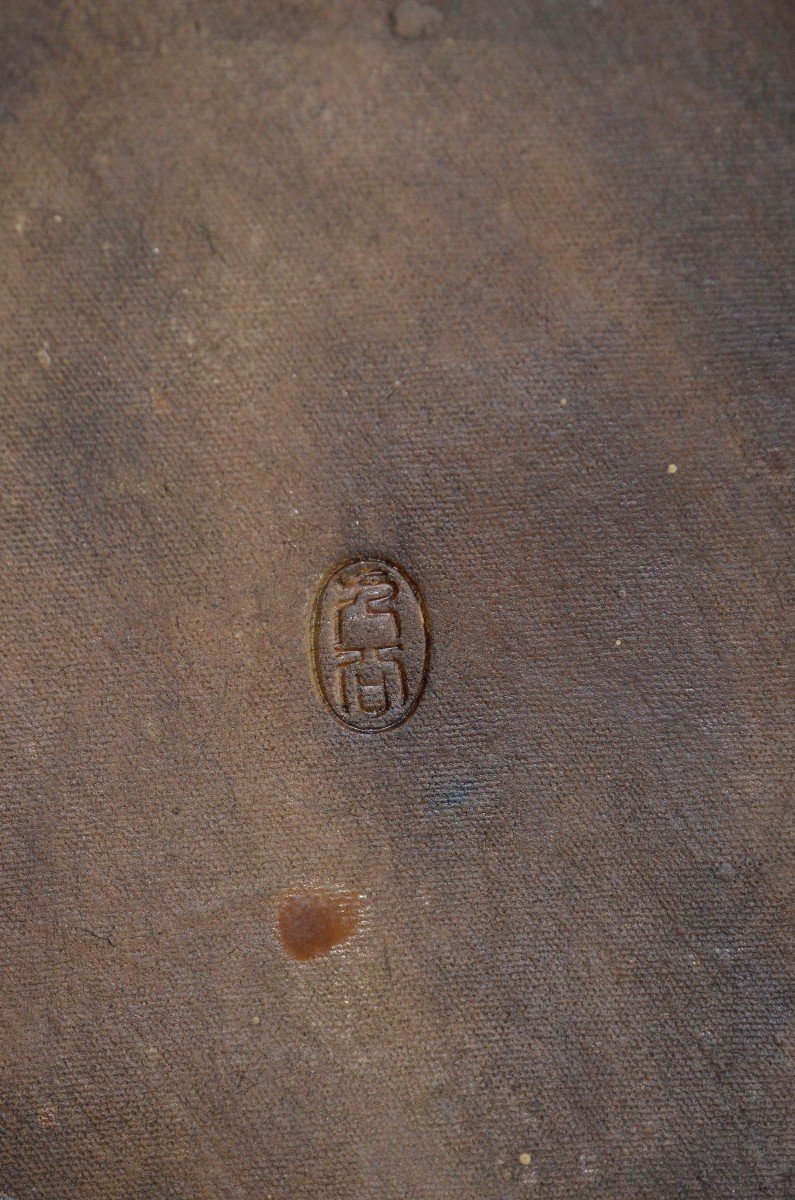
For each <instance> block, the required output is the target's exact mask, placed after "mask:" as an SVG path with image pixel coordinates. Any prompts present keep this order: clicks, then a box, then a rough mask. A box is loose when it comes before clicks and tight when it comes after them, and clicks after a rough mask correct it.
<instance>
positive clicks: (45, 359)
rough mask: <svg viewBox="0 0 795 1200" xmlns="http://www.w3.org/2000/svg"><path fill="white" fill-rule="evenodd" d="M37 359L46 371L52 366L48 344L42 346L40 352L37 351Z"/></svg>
mask: <svg viewBox="0 0 795 1200" xmlns="http://www.w3.org/2000/svg"><path fill="white" fill-rule="evenodd" d="M36 358H37V359H38V360H39V362H40V363H41V365H42V366H43V367H44V369H45V371H46V370H47V369H48V368H49V367H51V366H52V356H51V355H50V348H49V346H48V344H47V342H44V343H43V344H42V345H41V346H39V348H38V350H37V351H36Z"/></svg>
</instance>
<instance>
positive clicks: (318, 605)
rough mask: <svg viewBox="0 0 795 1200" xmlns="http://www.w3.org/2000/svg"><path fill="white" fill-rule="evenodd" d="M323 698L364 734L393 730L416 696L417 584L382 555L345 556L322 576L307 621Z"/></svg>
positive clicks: (420, 681)
mask: <svg viewBox="0 0 795 1200" xmlns="http://www.w3.org/2000/svg"><path fill="white" fill-rule="evenodd" d="M312 656H313V659H314V667H315V673H316V675H317V681H318V684H319V686H320V691H321V693H322V695H323V699H324V700H325V701H326V703H327V704H328V706H329V708H330V709H331V711H332V712H333V713H334V715H335V716H336V717H338V718H339V719H340V721H343V722H344V723H345V724H346V725H349V726H350V727H351V729H357V730H359V731H360V732H361V733H378V732H380V731H381V730H384V729H393V728H394V727H395V725H400V723H401V722H402V721H405V720H406V718H407V717H410V716H411V714H412V713H413V712H414V709H415V708H416V707H417V704H418V703H419V699H420V696H421V695H422V689H423V686H424V684H425V673H426V670H427V664H428V626H427V620H426V617H425V608H424V605H423V603H422V598H421V596H420V593H419V591H418V589H417V586H416V584H415V583H413V582H412V580H411V579H409V577H408V575H406V573H405V571H403V570H401V568H400V567H397V566H395V564H394V563H390V562H387V561H386V560H385V559H381V558H364V559H357V560H354V561H351V562H345V563H343V564H342V565H341V566H339V567H336V568H335V569H334V570H333V571H331V572H330V573H329V574H328V575H326V576H325V578H324V580H323V582H322V584H321V587H320V591H319V592H318V596H317V600H316V601H315V609H314V615H313V624H312Z"/></svg>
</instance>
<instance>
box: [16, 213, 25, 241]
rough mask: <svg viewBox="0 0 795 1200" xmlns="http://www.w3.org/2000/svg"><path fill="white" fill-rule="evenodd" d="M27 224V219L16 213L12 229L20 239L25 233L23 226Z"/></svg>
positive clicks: (22, 214)
mask: <svg viewBox="0 0 795 1200" xmlns="http://www.w3.org/2000/svg"><path fill="white" fill-rule="evenodd" d="M27 223H28V218H27V217H26V216H25V214H24V213H18V214H17V216H16V218H15V220H14V229H15V230H16V231H17V233H18V234H19V236H20V237H21V236H22V234H23V233H24V232H25V226H26V225H27Z"/></svg>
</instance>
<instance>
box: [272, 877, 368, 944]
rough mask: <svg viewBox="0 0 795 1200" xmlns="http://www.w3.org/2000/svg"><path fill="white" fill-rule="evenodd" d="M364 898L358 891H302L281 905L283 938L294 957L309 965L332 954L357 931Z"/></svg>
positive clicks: (283, 899) (283, 901)
mask: <svg viewBox="0 0 795 1200" xmlns="http://www.w3.org/2000/svg"><path fill="white" fill-rule="evenodd" d="M359 905H360V897H359V896H358V895H356V893H354V892H326V891H322V890H310V889H308V888H307V889H301V890H300V891H295V892H290V893H289V894H288V895H286V896H283V897H282V899H281V901H280V904H279V937H280V938H281V942H282V946H283V947H284V950H285V952H286V953H287V954H289V955H290V957H291V958H295V959H297V960H298V962H309V960H310V959H312V958H318V957H320V955H322V954H328V952H329V950H333V948H334V947H335V946H338V945H339V944H340V943H341V942H344V941H347V939H348V938H349V937H350V936H351V935H352V934H353V933H354V932H355V931H356V928H357V926H358V924H359Z"/></svg>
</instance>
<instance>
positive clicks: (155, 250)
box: [152, 246, 160, 257]
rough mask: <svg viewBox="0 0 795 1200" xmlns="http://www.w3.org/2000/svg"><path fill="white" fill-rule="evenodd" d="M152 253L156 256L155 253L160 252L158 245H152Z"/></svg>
mask: <svg viewBox="0 0 795 1200" xmlns="http://www.w3.org/2000/svg"><path fill="white" fill-rule="evenodd" d="M152 253H153V254H154V255H155V257H157V255H158V254H159V253H160V247H159V246H153V247H152Z"/></svg>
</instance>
